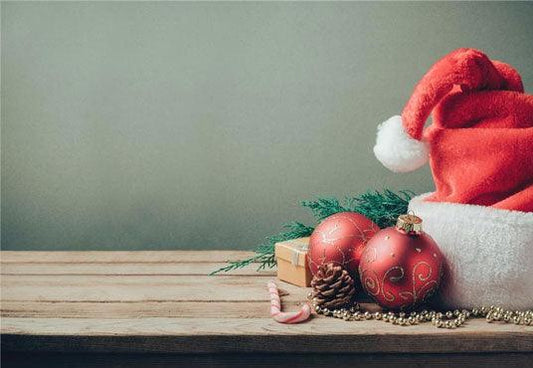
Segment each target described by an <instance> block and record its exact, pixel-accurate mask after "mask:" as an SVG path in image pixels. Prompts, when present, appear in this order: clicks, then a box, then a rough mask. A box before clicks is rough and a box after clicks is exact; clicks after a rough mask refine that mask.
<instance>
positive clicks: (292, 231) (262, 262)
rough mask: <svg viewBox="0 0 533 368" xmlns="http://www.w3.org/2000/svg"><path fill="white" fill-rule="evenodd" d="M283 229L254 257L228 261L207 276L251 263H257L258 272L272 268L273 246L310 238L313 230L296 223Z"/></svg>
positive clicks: (263, 244)
mask: <svg viewBox="0 0 533 368" xmlns="http://www.w3.org/2000/svg"><path fill="white" fill-rule="evenodd" d="M283 228H284V229H286V230H285V231H282V232H280V233H279V234H277V235H272V236H269V237H267V238H266V240H265V242H264V243H262V244H260V245H259V246H258V247H257V249H256V251H255V253H256V254H255V255H254V256H252V257H250V258H247V259H243V260H237V261H229V262H228V265H227V266H225V267H222V268H219V269H218V270H215V271H213V272H211V273H210V274H209V275H215V274H217V273H219V272H228V271H232V270H236V269H238V268H243V267H246V266H248V265H250V264H252V263H259V266H258V268H257V270H258V271H260V270H263V269H265V268H272V267H274V266H275V265H276V258H275V256H274V246H275V244H276V243H279V242H282V241H286V240H291V239H296V238H303V237H306V236H310V235H311V233H312V232H313V230H314V228H313V227H310V226H306V225H304V224H302V223H301V222H297V221H293V222H290V223H288V224H285V225H283Z"/></svg>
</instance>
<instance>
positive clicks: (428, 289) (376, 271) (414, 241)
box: [359, 215, 444, 310]
mask: <svg viewBox="0 0 533 368" xmlns="http://www.w3.org/2000/svg"><path fill="white" fill-rule="evenodd" d="M402 217H410V218H415V217H416V216H411V215H405V216H400V219H401V218H402ZM416 218H417V219H418V220H420V219H419V218H418V217H416ZM400 219H399V221H398V224H399V225H397V226H396V227H389V228H386V229H383V230H381V231H380V232H378V233H377V234H376V235H375V236H374V237H373V238H372V239H371V240H370V241H369V242H368V244H367V246H366V247H365V249H364V251H363V254H362V257H361V262H360V264H359V277H360V280H361V284H362V286H363V288H364V289H365V291H366V292H367V293H368V294H369V295H370V296H371V297H372V298H374V299H375V300H376V302H377V303H378V304H380V305H381V306H382V307H385V308H389V309H399V310H406V309H411V308H414V307H415V306H417V305H419V304H420V303H422V302H424V301H426V300H427V299H428V298H430V297H431V296H432V295H433V294H434V293H435V292H436V291H437V290H438V288H439V286H440V282H441V279H442V274H443V267H444V257H443V255H442V253H441V251H440V249H439V247H438V245H437V243H435V241H434V240H433V239H432V238H431V237H430V236H429V235H428V234H426V233H424V232H422V231H421V227H418V230H413V227H412V226H411V227H409V225H406V227H404V225H405V223H400ZM421 222H422V220H420V224H421ZM415 229H416V227H415ZM406 230H407V231H406Z"/></svg>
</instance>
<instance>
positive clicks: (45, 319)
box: [0, 251, 533, 359]
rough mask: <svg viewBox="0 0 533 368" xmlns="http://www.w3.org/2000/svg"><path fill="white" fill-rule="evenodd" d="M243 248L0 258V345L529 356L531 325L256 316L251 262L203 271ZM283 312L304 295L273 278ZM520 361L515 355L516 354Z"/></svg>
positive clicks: (260, 300)
mask: <svg viewBox="0 0 533 368" xmlns="http://www.w3.org/2000/svg"><path fill="white" fill-rule="evenodd" d="M249 254H250V253H249V252H238V251H216V252H194V251H154V252H152V251H149V252H1V253H0V260H1V274H2V275H1V286H2V290H1V310H0V312H1V316H2V321H1V331H2V335H3V336H2V348H3V349H4V351H12V352H24V351H32V352H66V353H68V352H76V353H132V352H135V353H138V352H143V353H146V352H158V353H160V352H165V353H173V354H184V353H204V354H205V353H212V354H220V353H224V354H230V353H280V354H282V353H309V352H314V353H317V352H322V353H359V354H361V353H365V354H377V353H379V354H384V353H386V354H397V353H411V354H422V353H428V354H429V353H439V354H442V353H476V354H479V353H501V352H507V353H513V354H518V353H520V354H526V355H527V354H531V353H532V352H533V328H532V327H525V326H515V325H510V324H497V323H494V324H488V323H486V322H484V321H482V320H475V321H469V322H468V323H467V324H466V325H465V326H464V327H462V328H460V329H457V330H444V329H436V328H434V327H433V326H431V325H429V324H424V325H419V326H416V327H400V326H394V325H390V324H386V323H383V322H380V321H364V322H344V321H341V320H336V319H332V318H325V317H318V318H316V317H315V318H313V319H312V320H311V321H309V322H307V323H303V324H299V325H290V326H287V325H281V324H278V323H275V322H274V321H273V320H272V319H270V318H269V316H268V311H269V297H268V293H267V292H266V288H265V285H266V282H267V280H269V279H270V278H272V277H273V276H274V275H275V273H274V272H273V271H263V272H260V273H256V272H255V266H253V265H252V266H253V267H248V268H246V269H244V270H239V271H236V272H234V273H231V274H221V275H217V276H207V275H206V274H207V273H209V272H211V271H212V270H214V269H216V268H218V267H220V266H221V265H223V264H224V263H223V262H224V261H225V260H228V259H238V258H244V257H247V256H249ZM279 284H280V287H281V290H282V295H283V297H282V298H283V305H284V307H285V308H288V309H291V308H297V307H298V306H299V304H300V303H301V302H303V301H304V300H305V296H306V294H307V292H308V290H307V289H305V288H299V287H296V286H293V285H289V284H285V283H279ZM517 356H518V357H520V358H519V359H523V357H524V356H523V355H517Z"/></svg>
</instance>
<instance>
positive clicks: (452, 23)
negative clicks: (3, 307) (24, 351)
mask: <svg viewBox="0 0 533 368" xmlns="http://www.w3.org/2000/svg"><path fill="white" fill-rule="evenodd" d="M1 13H2V14H1V21H2V25H1V30H2V39H1V41H2V50H1V52H2V58H1V61H2V73H1V78H2V80H1V83H2V86H1V87H2V100H1V102H2V111H1V117H2V125H1V128H2V132H1V134H2V135H1V143H2V172H1V173H2V183H1V184H2V186H1V190H2V197H1V209H2V213H1V222H2V229H1V230H2V233H1V236H2V248H3V249H72V250H77V249H125V250H127V249H187V248H189V249H207V248H213V249H214V248H219V249H223V248H225V249H229V248H235V249H237V248H238V249H246V248H250V247H252V246H254V245H255V244H256V243H257V242H259V241H261V240H262V239H263V237H264V236H265V235H269V234H271V233H275V232H277V231H278V230H279V225H280V224H282V223H283V222H285V221H287V220H292V219H295V218H297V219H302V220H309V221H310V220H311V217H310V216H309V215H308V214H307V213H306V212H305V211H304V210H302V209H301V208H300V207H299V205H298V203H299V201H301V200H304V199H312V198H313V197H315V196H318V195H335V196H341V197H342V196H344V195H350V194H355V193H359V192H361V191H364V190H365V189H367V188H382V187H391V188H394V189H402V188H406V189H412V190H414V191H416V192H424V191H429V190H431V189H432V188H433V184H432V180H431V175H430V172H429V170H428V169H427V167H426V168H425V169H422V170H420V171H418V172H415V173H411V174H403V175H397V174H393V173H390V172H388V171H387V170H386V169H384V168H382V167H381V166H380V164H379V163H378V162H377V161H376V160H375V158H374V157H373V154H372V146H373V142H374V135H375V128H376V125H377V124H378V123H380V122H381V121H383V120H384V119H386V118H388V117H389V116H391V115H393V114H397V113H399V112H400V111H401V109H402V106H403V104H404V103H405V102H406V100H407V98H408V97H409V95H410V93H411V90H412V88H413V86H414V84H415V83H416V82H417V81H418V79H419V78H420V77H421V76H422V75H423V74H424V72H425V71H426V70H427V69H428V68H429V67H430V66H431V65H432V63H433V62H434V61H436V60H437V59H438V58H440V57H441V56H443V55H444V54H446V53H447V52H449V51H451V50H453V49H455V48H458V47H465V46H466V47H476V48H480V49H482V50H484V51H486V52H487V53H488V54H489V56H491V57H493V58H496V59H501V60H504V61H507V62H509V63H511V64H513V65H514V66H515V67H516V68H517V69H518V70H519V71H520V72H521V73H522V77H523V79H524V84H525V87H526V89H529V90H533V26H532V24H533V3H479V2H472V3H433V2H432V3H346V2H342V3H285V2H280V3H268V2H266V3H218V2H217V3H204V2H202V3H165V2H152V3H150V2H148V3H133V2H115V3H105V2H93V3H75V2H69V3H64V2H59V3H46V2H45V3H41V2H39V3H26V2H2V4H1Z"/></svg>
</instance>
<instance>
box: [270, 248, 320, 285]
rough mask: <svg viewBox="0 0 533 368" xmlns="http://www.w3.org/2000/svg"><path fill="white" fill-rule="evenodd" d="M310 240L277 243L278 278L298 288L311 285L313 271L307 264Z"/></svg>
mask: <svg viewBox="0 0 533 368" xmlns="http://www.w3.org/2000/svg"><path fill="white" fill-rule="evenodd" d="M308 247H309V238H308V237H307V238H298V239H293V240H287V241H284V242H279V243H276V246H275V254H276V260H277V263H278V278H279V279H280V280H281V281H285V282H288V283H290V284H294V285H297V286H305V287H307V286H310V285H311V279H312V275H311V271H310V270H309V266H308V264H307V250H308Z"/></svg>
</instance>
